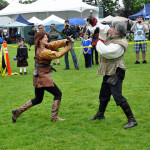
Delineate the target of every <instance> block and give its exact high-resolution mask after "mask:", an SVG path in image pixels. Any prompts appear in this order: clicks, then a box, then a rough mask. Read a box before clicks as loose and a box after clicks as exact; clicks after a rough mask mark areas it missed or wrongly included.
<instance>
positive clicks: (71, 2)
mask: <svg viewBox="0 0 150 150" xmlns="http://www.w3.org/2000/svg"><path fill="white" fill-rule="evenodd" d="M90 10H92V12H93V15H94V16H95V17H98V13H99V8H98V7H94V6H91V5H88V4H86V3H84V2H82V0H37V1H36V2H33V3H31V4H20V3H19V0H14V1H12V2H11V3H10V4H9V5H8V6H7V7H6V8H4V9H3V10H1V11H0V16H10V17H11V18H12V17H13V16H14V15H17V14H21V15H22V16H23V17H24V18H25V19H27V20H28V19H29V18H31V17H33V16H35V17H37V18H39V19H41V20H43V19H45V18H47V17H48V16H50V15H52V14H55V15H56V16H59V17H60V18H63V19H68V18H75V17H80V18H86V17H88V16H89V14H90Z"/></svg>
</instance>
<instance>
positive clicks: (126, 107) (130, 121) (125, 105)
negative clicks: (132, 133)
mask: <svg viewBox="0 0 150 150" xmlns="http://www.w3.org/2000/svg"><path fill="white" fill-rule="evenodd" d="M120 106H121V108H122V110H123V111H124V113H125V115H126V116H127V118H128V123H127V124H126V125H125V126H124V129H128V128H132V127H134V126H137V122H136V120H135V118H134V116H133V113H132V111H131V108H130V106H129V104H128V102H124V103H123V104H121V105H120Z"/></svg>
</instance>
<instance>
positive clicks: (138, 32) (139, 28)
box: [131, 16, 148, 64]
mask: <svg viewBox="0 0 150 150" xmlns="http://www.w3.org/2000/svg"><path fill="white" fill-rule="evenodd" d="M131 31H134V42H142V41H146V32H147V31H148V26H147V25H146V24H144V21H143V17H142V16H139V17H138V19H137V21H136V23H135V24H134V25H133V26H132V27H131ZM140 49H141V51H142V58H143V62H142V63H147V61H146V51H147V44H146V43H136V44H134V51H135V53H136V62H135V64H140V61H139V52H140Z"/></svg>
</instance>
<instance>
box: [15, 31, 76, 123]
mask: <svg viewBox="0 0 150 150" xmlns="http://www.w3.org/2000/svg"><path fill="white" fill-rule="evenodd" d="M47 41H48V35H47V33H46V32H38V33H36V35H35V71H34V72H33V85H34V87H35V98H34V99H32V100H30V101H28V102H27V103H26V104H24V105H23V106H21V107H20V108H18V109H15V110H12V114H13V116H12V121H13V123H15V122H16V120H17V118H18V117H19V116H20V114H21V113H23V112H24V111H26V110H27V109H29V108H30V107H32V106H34V105H37V104H40V103H41V102H42V100H43V96H44V91H45V90H46V91H48V92H49V93H51V94H53V95H54V101H53V106H52V118H51V121H64V120H65V119H61V118H59V117H58V110H59V106H60V102H61V96H62V93H61V91H60V90H59V88H58V87H57V85H56V84H55V83H54V82H53V80H52V77H51V75H50V73H49V72H50V70H51V69H52V67H51V66H50V63H51V61H52V59H57V58H60V57H61V56H63V55H64V54H65V53H67V52H68V51H69V50H71V48H72V47H71V44H72V43H73V42H74V40H73V39H72V38H71V39H69V40H67V39H64V40H58V41H54V42H50V43H47ZM64 46H65V47H64ZM60 47H64V48H63V49H62V50H61V51H59V52H57V51H55V50H57V49H58V48H60Z"/></svg>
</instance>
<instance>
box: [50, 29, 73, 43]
mask: <svg viewBox="0 0 150 150" xmlns="http://www.w3.org/2000/svg"><path fill="white" fill-rule="evenodd" d="M51 28H52V29H53V30H54V31H56V32H58V33H59V34H60V35H61V36H63V37H65V38H66V39H68V40H69V39H70V37H69V36H67V35H65V34H63V33H61V32H59V31H58V30H56V29H55V28H53V27H51Z"/></svg>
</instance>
